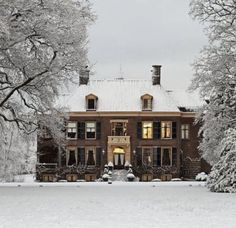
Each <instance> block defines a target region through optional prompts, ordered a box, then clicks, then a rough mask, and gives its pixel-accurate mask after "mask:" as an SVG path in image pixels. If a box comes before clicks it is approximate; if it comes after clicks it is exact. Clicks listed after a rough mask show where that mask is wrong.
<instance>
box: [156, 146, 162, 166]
mask: <svg viewBox="0 0 236 228" xmlns="http://www.w3.org/2000/svg"><path fill="white" fill-rule="evenodd" d="M156 149H157V166H161V148H160V147H158V148H156Z"/></svg>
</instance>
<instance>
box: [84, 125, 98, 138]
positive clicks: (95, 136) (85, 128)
mask: <svg viewBox="0 0 236 228" xmlns="http://www.w3.org/2000/svg"><path fill="white" fill-rule="evenodd" d="M88 123H94V124H95V137H94V138H87V124H88ZM85 139H86V140H96V139H97V122H96V121H86V122H85Z"/></svg>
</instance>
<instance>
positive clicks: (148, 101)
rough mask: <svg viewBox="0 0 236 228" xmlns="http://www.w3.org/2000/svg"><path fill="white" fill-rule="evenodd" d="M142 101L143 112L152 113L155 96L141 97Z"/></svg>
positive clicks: (146, 95)
mask: <svg viewBox="0 0 236 228" xmlns="http://www.w3.org/2000/svg"><path fill="white" fill-rule="evenodd" d="M141 100H142V110H143V111H152V101H153V96H151V95H149V94H145V95H143V96H142V97H141Z"/></svg>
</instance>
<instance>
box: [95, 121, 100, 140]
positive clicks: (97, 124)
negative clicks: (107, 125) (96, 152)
mask: <svg viewBox="0 0 236 228" xmlns="http://www.w3.org/2000/svg"><path fill="white" fill-rule="evenodd" d="M96 139H101V122H97V123H96Z"/></svg>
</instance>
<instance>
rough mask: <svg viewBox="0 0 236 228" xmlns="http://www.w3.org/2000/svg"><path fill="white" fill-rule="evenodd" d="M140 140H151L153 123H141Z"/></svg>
mask: <svg viewBox="0 0 236 228" xmlns="http://www.w3.org/2000/svg"><path fill="white" fill-rule="evenodd" d="M142 136H143V137H142V138H143V139H152V138H153V123H152V122H142Z"/></svg>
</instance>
